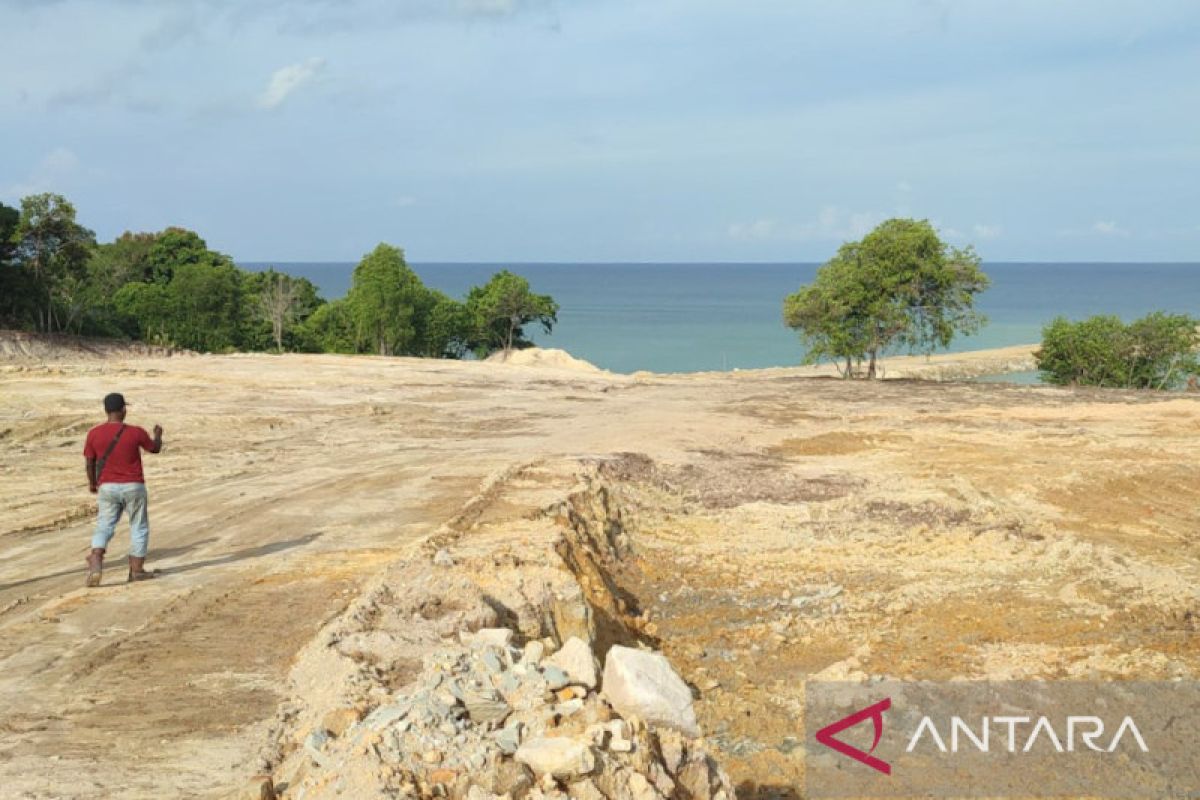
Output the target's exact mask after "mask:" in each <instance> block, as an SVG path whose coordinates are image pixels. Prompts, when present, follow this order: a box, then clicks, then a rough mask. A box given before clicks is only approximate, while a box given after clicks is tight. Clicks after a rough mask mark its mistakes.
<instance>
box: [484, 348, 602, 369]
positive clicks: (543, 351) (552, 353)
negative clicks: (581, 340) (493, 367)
mask: <svg viewBox="0 0 1200 800" xmlns="http://www.w3.org/2000/svg"><path fill="white" fill-rule="evenodd" d="M487 360H488V361H494V362H496V363H500V364H515V365H517V366H521V367H550V368H552V369H566V370H571V371H574V372H604V371H605V370H602V369H600V368H599V367H597V366H596V365H595V364H592V363H589V362H587V361H584V360H583V359H582V358H576V357H575V356H573V355H571V354H570V353H568V352H567V351H566V350H558V349H555V348H542V347H528V348H526V349H524V350H508V351H504V350H500V351H498V352H495V353H492V354H491V355H490V356H488V358H487Z"/></svg>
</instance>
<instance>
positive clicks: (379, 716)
mask: <svg viewBox="0 0 1200 800" xmlns="http://www.w3.org/2000/svg"><path fill="white" fill-rule="evenodd" d="M410 708H411V706H410V705H409V704H408V703H396V704H395V705H390V706H380V707H379V708H377V709H375V710H374V711H372V712H371V713H370V714H368V715H367V718H366V719H365V720H363V723H362V724H363V725H365V726H366V727H368V728H372V729H374V730H383V729H384V728H386V727H388V726H389V725H392V724H393V723H395V722H397V721H398V720H401V719H404V717H406V716H408V712H409V710H410Z"/></svg>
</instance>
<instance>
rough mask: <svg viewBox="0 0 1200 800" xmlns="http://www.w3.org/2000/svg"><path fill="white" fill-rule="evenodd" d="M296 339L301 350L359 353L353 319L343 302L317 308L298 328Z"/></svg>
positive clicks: (326, 304) (336, 301) (339, 301)
mask: <svg viewBox="0 0 1200 800" xmlns="http://www.w3.org/2000/svg"><path fill="white" fill-rule="evenodd" d="M298 339H299V341H300V348H301V349H303V350H315V351H317V352H320V353H357V352H358V351H359V348H358V337H357V335H356V332H355V327H354V319H353V318H352V317H351V315H350V309H349V306H348V305H347V304H346V301H345V300H335V301H333V302H331V303H325V304H323V305H321V306H320V307H319V308H317V310H316V311H314V312H313V313H312V315H311V316H309V318H308V319H306V320H305V321H304V323H303V324H302V325H301V326H300V330H299V335H298Z"/></svg>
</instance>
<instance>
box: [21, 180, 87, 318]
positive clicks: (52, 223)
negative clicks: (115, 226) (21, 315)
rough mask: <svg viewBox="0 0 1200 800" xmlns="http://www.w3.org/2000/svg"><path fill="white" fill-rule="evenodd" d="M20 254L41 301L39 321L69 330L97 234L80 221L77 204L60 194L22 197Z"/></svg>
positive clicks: (39, 302) (76, 310) (78, 311)
mask: <svg viewBox="0 0 1200 800" xmlns="http://www.w3.org/2000/svg"><path fill="white" fill-rule="evenodd" d="M16 235H17V259H18V260H19V261H20V262H21V263H22V264H23V266H24V268H25V269H27V270H28V272H29V275H30V277H31V278H32V282H33V286H34V289H35V291H36V292H37V294H38V296H39V297H40V298H41V300H39V301H37V306H38V307H37V311H36V312H35V315H36V321H37V327H38V328H39V329H40V330H42V331H46V332H50V331H56V330H65V329H67V328H68V327H69V326H70V325H72V324H73V323H74V322H75V320H76V318H77V317H78V315H79V314H80V313H81V311H82V306H81V304H80V302H79V300H80V297H81V294H82V289H83V286H84V283H85V273H86V269H87V262H88V258H89V257H90V255H91V251H92V248H93V247H95V244H96V235H95V234H94V233H92V232H91V231H90V230H88V229H87V228H85V227H83V226H82V225H79V224H77V223H76V222H75V207H74V206H73V205H71V204H70V203H69V202H67V199H66V198H65V197H63V196H62V195H58V194H49V193H46V194H35V195H31V196H29V197H25V198H22V200H21V218H20V221H19V223H18V225H17V234H16Z"/></svg>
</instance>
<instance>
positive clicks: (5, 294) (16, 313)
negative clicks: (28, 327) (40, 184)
mask: <svg viewBox="0 0 1200 800" xmlns="http://www.w3.org/2000/svg"><path fill="white" fill-rule="evenodd" d="M20 224H21V212H20V211H18V210H17V209H15V208H12V207H11V206H6V205H4V204H3V203H0V325H12V326H15V327H22V326H24V325H25V324H26V323H28V322H32V317H31V312H32V309H31V308H30V307H29V303H28V301H29V298H30V295H31V294H32V289H31V286H30V281H29V276H28V274H27V273H26V271H25V270H24V269H23V268H22V266H21V264H20V263H18V262H17V229H18V228H19V226H20Z"/></svg>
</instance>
